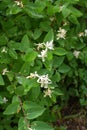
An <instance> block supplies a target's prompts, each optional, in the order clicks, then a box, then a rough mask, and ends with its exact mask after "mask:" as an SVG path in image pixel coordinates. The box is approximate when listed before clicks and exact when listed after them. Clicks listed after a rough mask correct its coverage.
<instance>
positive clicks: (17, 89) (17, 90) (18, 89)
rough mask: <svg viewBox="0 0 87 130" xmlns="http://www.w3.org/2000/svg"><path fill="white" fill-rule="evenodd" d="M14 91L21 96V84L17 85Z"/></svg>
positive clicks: (22, 91) (22, 88)
mask: <svg viewBox="0 0 87 130" xmlns="http://www.w3.org/2000/svg"><path fill="white" fill-rule="evenodd" d="M15 93H16V94H17V95H20V96H22V95H23V94H24V87H23V86H18V87H17V88H16V89H15Z"/></svg>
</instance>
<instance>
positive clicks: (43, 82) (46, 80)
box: [37, 74, 52, 88]
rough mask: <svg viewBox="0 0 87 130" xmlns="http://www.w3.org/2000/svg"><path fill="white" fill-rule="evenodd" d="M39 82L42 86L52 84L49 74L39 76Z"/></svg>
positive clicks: (46, 86) (45, 86)
mask: <svg viewBox="0 0 87 130" xmlns="http://www.w3.org/2000/svg"><path fill="white" fill-rule="evenodd" d="M37 83H40V84H41V88H48V85H49V84H51V83H52V82H51V80H50V79H49V77H48V74H47V75H42V76H39V77H38V80H37Z"/></svg>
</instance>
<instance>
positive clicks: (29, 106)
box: [24, 102, 45, 119]
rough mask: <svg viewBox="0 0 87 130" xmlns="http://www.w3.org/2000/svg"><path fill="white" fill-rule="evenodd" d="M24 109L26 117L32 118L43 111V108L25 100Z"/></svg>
mask: <svg viewBox="0 0 87 130" xmlns="http://www.w3.org/2000/svg"><path fill="white" fill-rule="evenodd" d="M24 109H25V111H26V115H27V118H28V119H34V118H37V117H39V116H40V115H42V114H43V112H44V111H45V108H44V107H42V106H40V105H38V104H36V103H34V102H25V103H24Z"/></svg>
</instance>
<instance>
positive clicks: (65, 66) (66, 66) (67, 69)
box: [58, 63, 71, 73]
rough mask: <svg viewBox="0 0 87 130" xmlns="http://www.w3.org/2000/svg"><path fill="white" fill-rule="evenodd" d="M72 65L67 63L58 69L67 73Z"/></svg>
mask: <svg viewBox="0 0 87 130" xmlns="http://www.w3.org/2000/svg"><path fill="white" fill-rule="evenodd" d="M70 69H71V68H70V67H69V66H68V65H66V64H64V63H63V64H62V65H61V66H60V67H59V69H58V71H59V72H60V73H67V72H69V71H70Z"/></svg>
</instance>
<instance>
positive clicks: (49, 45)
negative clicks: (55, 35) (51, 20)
mask: <svg viewBox="0 0 87 130" xmlns="http://www.w3.org/2000/svg"><path fill="white" fill-rule="evenodd" d="M45 47H46V48H47V49H49V50H54V48H53V40H51V41H50V42H46V44H45Z"/></svg>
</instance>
